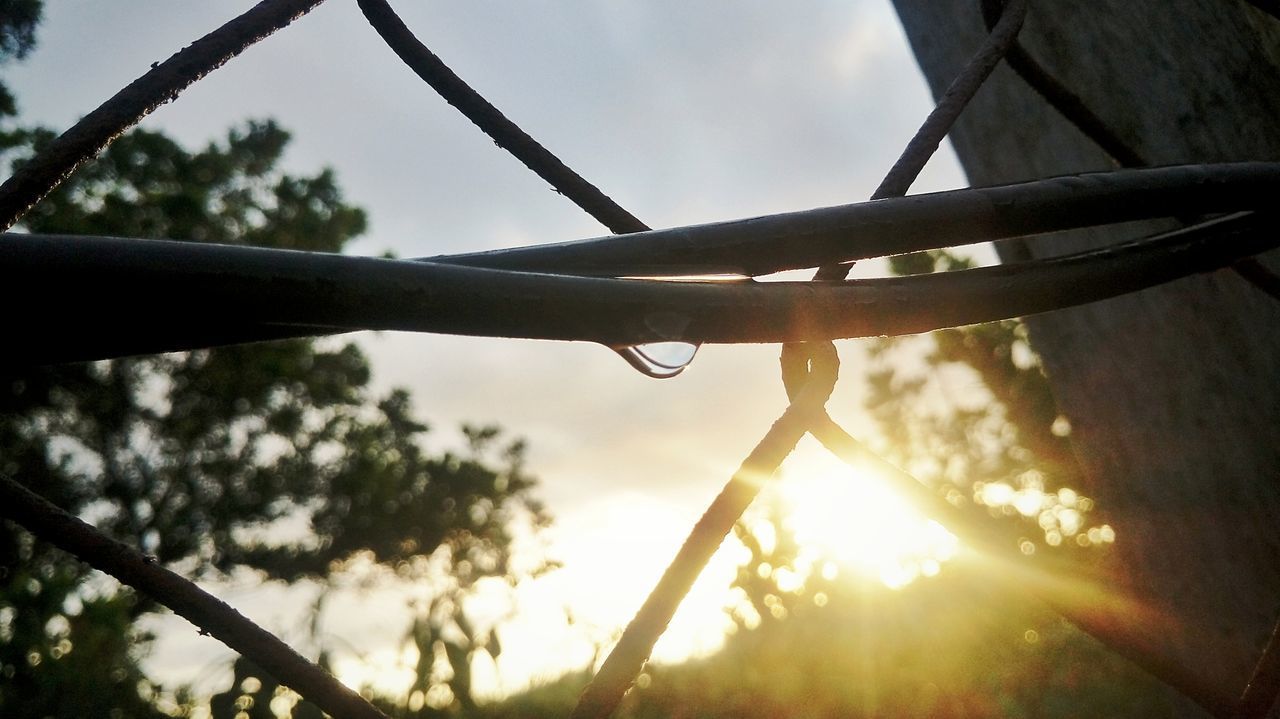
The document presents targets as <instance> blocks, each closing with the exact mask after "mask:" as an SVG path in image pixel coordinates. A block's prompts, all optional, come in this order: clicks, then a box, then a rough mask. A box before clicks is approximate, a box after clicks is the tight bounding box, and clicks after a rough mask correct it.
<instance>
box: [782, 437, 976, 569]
mask: <svg viewBox="0 0 1280 719" xmlns="http://www.w3.org/2000/svg"><path fill="white" fill-rule="evenodd" d="M778 489H779V494H780V497H781V501H782V503H783V506H784V512H785V520H784V521H785V523H786V527H787V529H789V530H790V531H791V532H792V533H793V534H794V536H795V539H796V542H797V543H798V544H799V545H800V547H801V548H802V550H803V551H802V555H803V556H805V557H809V558H810V560H809V561H810V562H821V564H819V565H818V568H819V571H820V572H821V573H822V575H823V576H824V578H827V579H831V578H834V576H835V575H836V574H839V573H840V572H841V571H842V570H843V571H845V572H852V573H853V575H854V576H857V577H862V578H872V579H876V580H879V581H880V582H881V583H883V584H884V585H885V586H887V587H889V588H891V589H899V588H901V587H904V586H906V585H907V584H910V583H911V582H912V581H914V580H916V579H917V578H919V577H921V576H932V575H934V574H937V573H938V571H939V569H940V567H941V565H942V564H943V563H944V562H946V561H947V560H949V559H950V558H951V557H953V556H954V555H955V553H956V551H957V549H958V547H959V542H958V540H957V539H956V537H955V535H953V534H951V533H950V532H948V531H947V530H946V529H944V528H943V527H942V525H940V524H938V523H937V522H935V521H932V520H930V519H928V518H926V517H925V516H923V515H922V514H921V513H920V512H919V511H917V510H916V509H915V508H914V507H912V506H911V505H910V504H909V503H907V502H906V501H905V500H904V499H902V498H901V497H899V496H898V495H897V494H895V493H894V492H893V491H892V490H891V489H890V488H889V483H888V482H887V481H885V480H882V479H880V478H878V477H876V476H875V475H874V474H873V473H872V472H871V471H870V470H868V469H867V468H865V467H853V466H850V465H847V464H844V463H843V462H840V461H839V460H837V459H835V458H834V457H830V456H829V455H828V456H822V455H817V454H815V453H805V454H803V455H799V456H798V457H797V459H796V461H795V462H788V464H787V465H784V474H783V477H782V480H781V482H780V483H779V485H778Z"/></svg>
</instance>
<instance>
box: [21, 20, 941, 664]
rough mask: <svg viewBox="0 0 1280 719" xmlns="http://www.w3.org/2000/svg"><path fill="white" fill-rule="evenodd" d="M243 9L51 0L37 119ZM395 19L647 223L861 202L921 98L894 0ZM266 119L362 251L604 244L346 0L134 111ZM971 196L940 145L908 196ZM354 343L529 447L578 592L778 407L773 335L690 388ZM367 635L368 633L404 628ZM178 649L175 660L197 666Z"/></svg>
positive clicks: (32, 85)
mask: <svg viewBox="0 0 1280 719" xmlns="http://www.w3.org/2000/svg"><path fill="white" fill-rule="evenodd" d="M251 5H252V3H250V2H231V1H230V0H225V1H221V2H208V1H207V0H198V1H197V0H187V1H178V0H163V1H156V2H142V1H141V0H119V1H117V2H110V3H106V2H83V1H77V0H50V1H49V2H47V4H46V8H45V20H44V22H43V23H42V24H41V26H40V28H39V36H38V40H39V44H38V48H37V50H36V51H35V52H34V53H33V54H32V55H31V56H30V57H29V59H28V60H27V61H25V62H24V63H21V64H16V65H11V66H9V67H8V68H6V79H7V81H8V82H9V83H11V87H12V89H13V90H14V92H15V94H16V96H17V97H18V100H19V104H20V110H21V116H22V118H23V119H24V120H25V121H35V122H40V123H43V124H46V125H49V126H51V127H53V128H55V129H59V130H60V129H64V128H65V127H67V126H68V125H69V124H70V123H72V122H73V121H75V120H76V119H77V118H78V117H79V116H80V115H82V114H84V113H86V112H88V111H89V110H91V109H92V108H94V107H96V106H97V105H98V104H99V103H100V102H102V101H103V100H105V99H106V98H107V97H109V96H111V95H112V94H113V93H114V92H115V91H116V90H118V89H119V88H121V87H123V86H124V85H125V84H127V83H128V82H129V81H131V80H132V79H134V78H135V77H137V76H138V75H140V74H142V73H143V72H145V71H146V70H147V69H148V68H149V67H150V65H151V64H152V63H153V62H155V61H160V60H164V59H165V58H167V57H168V56H170V55H171V54H172V53H173V52H175V51H177V50H178V49H180V48H181V47H183V46H185V45H186V44H187V43H188V42H190V41H191V40H193V39H195V38H197V37H199V36H201V35H203V34H205V33H207V32H209V31H211V30H212V29H214V28H215V27H217V26H218V25H220V24H221V23H222V22H225V21H226V20H227V19H229V18H231V17H233V16H234V15H236V14H238V13H240V12H242V11H243V10H244V9H246V8H248V7H249V6H251ZM397 9H398V11H399V12H400V13H401V15H402V17H403V18H404V20H405V22H406V23H407V24H408V25H409V26H410V27H411V28H412V29H414V30H415V31H416V32H417V33H418V35H419V37H420V38H421V39H422V41H423V42H424V43H425V44H426V45H427V46H428V47H431V48H432V49H433V50H434V51H436V52H437V54H439V55H440V56H441V57H442V59H444V61H445V62H446V63H448V64H449V65H450V66H451V67H452V68H453V69H454V70H455V71H456V72H457V73H458V74H459V75H461V76H462V77H463V78H464V79H465V80H467V81H468V82H469V83H470V84H471V85H472V86H473V87H475V88H476V89H477V90H479V91H480V92H481V93H482V94H484V95H485V96H486V97H487V98H488V99H489V100H490V101H491V102H493V103H494V104H495V105H497V106H498V107H499V109H501V110H502V111H503V112H504V113H505V114H506V115H507V116H508V117H510V118H511V119H513V120H514V121H515V122H517V123H518V124H520V125H521V126H523V127H524V128H525V130H526V131H528V132H529V133H530V134H531V135H533V136H534V137H536V138H538V139H539V140H540V141H541V142H542V143H543V144H544V145H546V146H547V147H548V148H549V149H551V150H552V151H553V152H555V153H557V154H558V155H559V156H560V157H561V158H562V159H564V160H565V162H566V163H567V164H569V165H570V166H571V167H574V168H575V169H576V170H577V171H578V172H579V173H581V174H582V175H583V176H585V177H586V178H587V179H588V180H590V181H592V182H594V183H596V184H597V185H599V186H600V187H601V188H602V189H603V190H604V191H605V192H606V193H607V194H609V195H610V196H612V197H613V198H614V199H615V200H617V201H618V202H619V203H620V204H621V205H623V206H624V207H626V208H627V209H629V210H631V212H633V213H634V214H635V215H636V216H638V217H639V218H640V219H642V220H643V221H645V222H646V223H648V224H649V225H650V226H654V227H668V226H675V225H682V224H689V223H695V222H706V221H714V220H723V219H730V218H736V217H744V216H750V215H759V214H766V213H772V212H779V211H784V210H798V209H807V208H812V207H818V206H823V205H832V204H842V203H847V202H853V201H859V200H863V199H866V198H867V197H868V196H869V195H870V193H871V191H872V189H873V188H874V187H875V186H876V184H877V183H878V181H879V178H880V176H881V175H882V174H883V173H884V172H885V171H886V170H887V168H888V167H889V166H890V165H891V164H892V161H893V159H894V157H895V156H896V154H897V152H898V151H899V150H900V148H901V147H902V146H903V144H904V143H905V142H906V140H907V139H908V138H909V137H910V135H911V134H912V132H914V130H915V128H916V126H917V125H918V124H919V123H920V121H921V120H922V119H923V118H924V116H925V115H926V114H927V112H928V110H929V109H930V107H931V106H932V102H931V100H930V98H929V96H928V92H927V90H926V88H925V85H924V82H923V80H922V78H921V77H920V75H919V71H918V69H917V67H916V65H915V62H914V60H913V59H912V58H911V56H910V53H909V51H908V49H907V47H906V43H905V40H904V38H903V36H902V34H901V29H900V27H899V26H898V23H897V20H896V18H895V16H894V15H893V11H892V8H891V6H890V4H889V0H841V1H840V2H835V1H829V2H828V1H823V2H808V3H799V4H792V3H780V2H767V1H764V0H756V1H749V2H734V3H688V2H685V1H683V0H679V1H677V0H618V1H615V2H607V3H606V2H584V1H580V2H564V1H562V2H545V1H543V2H518V3H515V2H511V3H496V2H463V1H456V2H431V3H425V2H406V1H403V0H402V1H401V2H398V3H397ZM266 117H273V118H275V119H277V120H278V121H279V122H280V123H281V124H282V125H283V126H284V127H286V128H288V129H289V130H290V131H291V132H292V133H293V137H294V140H293V143H292V145H291V149H290V151H289V153H288V155H287V160H286V166H287V169H289V170H290V171H292V172H296V173H314V172H316V171H317V170H319V169H320V168H322V167H326V166H327V167H332V168H334V169H335V171H336V173H337V177H338V180H339V184H340V185H341V187H342V188H343V189H344V190H345V192H346V196H347V198H348V200H349V201H351V202H352V203H354V204H357V205H360V206H362V207H364V208H366V209H367V210H368V211H369V215H370V220H371V227H370V231H369V233H368V234H367V235H366V236H365V237H364V238H362V239H361V240H360V241H359V242H358V243H357V244H356V245H355V246H354V247H353V248H351V249H350V251H351V252H353V253H358V254H376V253H381V252H383V251H385V250H392V251H394V252H396V253H397V254H399V255H401V256H417V255H431V254H439V253H449V252H461V251H471V250H480V249H486V248H494V247H505V246H513V245H524V244H535V243H543V242H552V241H562V240H568V239H575V238H581V237H590V236H598V235H601V234H604V233H605V232H606V230H605V229H604V228H602V227H601V226H599V225H598V224H596V223H595V222H594V221H593V220H592V219H591V218H590V217H588V216H587V215H586V214H585V213H583V212H581V211H580V210H578V209H577V208H575V207H574V206H573V205H571V204H570V203H569V202H568V201H566V200H565V199H564V198H562V197H560V196H559V195H557V194H555V193H554V192H552V191H551V190H550V188H549V187H548V186H547V185H546V183H545V182H543V181H542V180H540V179H538V178H537V177H536V176H534V175H533V174H532V173H530V172H529V171H528V170H527V169H526V168H524V167H523V166H522V165H521V164H520V163H519V162H518V161H516V160H514V159H512V158H511V157H510V156H508V155H507V154H506V153H504V152H502V151H501V150H499V149H498V148H496V147H495V146H494V144H493V142H492V141H490V140H489V139H488V138H486V137H485V136H484V135H482V134H481V133H480V132H479V131H478V130H477V129H476V128H475V127H474V126H472V125H471V124H470V123H469V122H468V121H467V120H466V119H465V118H463V117H462V116H461V115H459V114H458V113H457V112H456V111H455V110H453V109H452V108H451V107H450V106H448V105H447V104H446V103H445V102H444V101H442V100H440V99H439V98H438V97H437V96H436V95H435V94H434V93H433V92H432V91H431V90H430V89H429V88H427V87H426V86H425V85H423V84H422V83H421V82H420V81H419V80H418V79H417V77H416V76H414V75H413V74H412V72H411V71H409V70H408V69H407V68H405V67H404V66H402V65H401V64H400V63H399V61H398V60H397V59H396V58H395V57H394V55H393V54H392V53H391V51H390V50H388V49H387V48H386V47H385V46H384V45H383V43H382V41H381V40H380V39H379V38H378V37H377V36H376V34H375V33H374V32H373V31H372V30H371V29H370V28H369V27H368V26H367V25H366V24H365V22H364V19H363V17H362V16H361V15H360V13H359V10H358V9H357V7H356V4H355V2H353V1H351V0H329V2H327V3H325V4H323V5H321V6H320V7H319V8H318V9H316V10H315V11H313V12H312V13H311V14H310V15H308V16H306V17H304V18H302V19H301V20H299V21H298V22H296V23H295V24H294V25H292V26H290V27H288V28H286V29H285V30H284V31H282V32H280V33H279V34H277V35H275V36H273V37H271V38H269V39H267V40H266V41H264V42H262V43H260V44H259V45H257V46H255V47H253V48H251V49H250V50H248V51H247V52H246V53H244V54H243V55H242V56H241V57H239V58H237V59H235V60H233V61H232V62H231V63H230V64H228V65H227V66H225V67H224V68H222V69H219V70H217V71H216V72H214V73H213V74H212V75H210V76H209V77H207V78H205V79H204V80H202V81H201V82H199V83H197V84H196V85H195V86H193V87H192V88H191V89H189V90H187V91H186V92H184V93H183V94H182V95H181V96H180V97H179V98H178V99H177V101H175V102H173V103H170V104H168V105H165V106H164V107H162V108H161V109H160V110H158V111H157V112H156V113H155V114H154V115H152V116H151V117H149V118H147V119H146V120H145V121H144V122H143V125H144V126H145V127H149V128H152V129H163V130H164V131H166V132H168V133H170V134H171V135H173V136H176V137H177V138H179V139H180V140H182V141H183V142H185V143H187V144H188V145H190V146H193V147H195V146H200V145H204V144H206V143H208V142H209V141H211V140H214V139H218V138H220V137H223V136H224V135H225V133H226V130H227V129H228V128H229V127H231V126H233V125H235V124H237V123H240V122H242V121H244V120H245V119H248V118H266ZM964 184H965V182H964V179H963V177H962V175H961V174H960V172H959V170H958V168H957V166H956V164H955V161H954V158H953V156H952V155H951V154H950V151H949V149H947V148H945V147H944V149H943V151H942V152H941V153H940V155H939V157H938V158H937V159H936V160H935V161H934V162H933V163H931V165H930V167H929V168H927V169H926V172H925V174H924V176H923V177H922V178H921V180H920V181H919V182H918V183H917V185H916V187H915V188H914V189H913V192H922V191H931V190H938V189H946V188H952V187H960V186H964ZM872 269H874V268H872ZM360 341H361V343H362V345H363V346H364V347H365V349H366V350H367V352H368V353H369V355H370V356H371V359H372V362H373V366H374V370H375V377H376V378H377V379H376V381H377V383H378V385H379V386H381V387H386V388H389V387H392V386H406V387H408V388H410V389H411V390H412V391H413V394H414V398H415V402H416V406H417V407H418V408H419V410H420V414H421V415H422V417H423V418H424V419H425V420H427V421H428V422H429V423H430V424H431V425H432V426H433V427H435V428H436V429H437V431H438V435H439V438H440V441H441V442H450V441H452V440H453V439H454V437H455V436H456V435H455V434H454V428H456V427H457V426H458V424H459V423H460V422H472V423H489V422H492V423H497V424H500V425H501V426H502V427H504V428H505V429H507V430H508V431H509V432H510V433H512V434H515V435H520V436H523V437H525V438H527V439H528V441H529V447H530V452H531V455H530V456H531V469H532V470H533V471H534V472H535V473H536V474H537V475H538V476H539V477H540V478H541V480H542V486H541V490H542V496H543V497H544V498H545V499H546V500H547V501H548V504H549V506H550V509H551V511H552V512H553V513H554V514H555V516H556V518H557V522H558V529H557V530H556V531H557V534H556V538H557V543H556V550H557V552H559V555H560V556H561V558H563V559H565V560H566V564H567V567H566V570H565V572H566V573H567V577H568V578H567V579H564V580H562V581H564V582H566V584H567V585H568V586H578V587H581V586H584V585H585V583H586V582H590V581H592V580H595V581H598V582H603V583H606V584H617V582H618V581H620V580H617V579H616V578H615V575H616V574H617V572H616V568H617V567H627V566H637V565H638V566H643V567H648V568H650V569H648V570H647V571H651V572H656V571H657V570H658V568H660V567H661V565H662V564H664V563H665V562H666V561H667V559H669V556H670V553H671V551H673V549H674V547H676V546H678V544H679V542H680V541H682V539H683V533H684V531H685V528H686V527H687V526H688V525H689V524H690V523H691V522H692V520H693V519H695V518H696V517H697V516H698V515H699V514H700V513H701V511H702V509H703V508H704V507H705V504H706V503H707V502H708V501H709V499H710V498H711V497H712V496H714V494H715V493H716V492H717V491H718V490H719V488H720V486H721V485H722V484H723V482H724V481H725V480H726V479H727V477H728V476H729V474H730V473H731V472H732V470H733V469H734V468H735V467H736V466H737V464H738V463H739V462H740V461H741V459H742V458H743V456H744V455H745V454H746V452H747V451H748V450H749V449H750V448H751V446H752V445H753V444H754V443H755V442H756V441H757V440H758V439H759V437H760V436H761V435H762V434H763V432H764V431H765V430H766V429H767V428H768V426H769V424H770V423H771V422H772V420H773V419H774V418H775V417H776V415H777V414H778V412H780V411H781V409H782V408H783V406H784V403H785V397H784V394H783V392H782V389H781V384H780V382H779V380H778V377H777V350H778V348H777V347H775V346H743V347H705V348H703V349H702V350H701V352H700V354H699V356H698V357H697V359H696V361H695V362H694V363H693V365H692V367H691V368H690V369H689V370H688V371H687V372H685V374H684V375H682V376H680V377H678V378H676V379H674V380H666V381H657V380H652V379H648V378H645V377H642V376H641V375H640V374H638V373H637V372H635V371H634V370H632V369H630V368H629V367H628V366H627V365H626V364H625V363H623V362H622V361H621V360H620V359H618V358H617V357H616V356H615V355H614V354H613V353H612V352H610V351H609V350H607V349H605V348H602V347H598V346H594V345H589V344H584V343H552V342H533V341H516V340H498V339H477V338H455V337H440V336H427V335H409V334H390V333H389V334H383V335H380V336H363V337H361V339H360ZM856 346H857V345H856V343H842V344H841V350H842V355H843V356H844V358H845V360H846V363H845V367H844V369H843V372H842V381H841V385H840V387H839V388H838V391H837V394H836V395H835V397H834V398H833V401H832V403H831V405H830V408H831V410H832V413H833V415H834V416H835V417H836V418H837V419H840V420H842V421H844V422H846V423H847V424H848V425H850V426H851V427H853V428H858V427H863V426H865V425H864V423H863V421H862V420H861V419H860V418H859V412H858V407H859V404H860V396H861V395H860V389H861V379H860V377H859V363H858V358H857V351H856ZM647 542H656V543H657V544H658V545H660V546H661V547H663V549H662V552H663V553H662V556H652V555H653V554H654V551H653V545H652V544H647ZM602 550H609V553H608V554H606V553H605V552H603V551H602ZM650 579H651V577H646V578H643V581H649V580H650ZM643 581H642V582H641V583H642V584H643ZM575 582H576V584H575ZM619 586H620V588H619V589H618V591H619V592H621V594H622V596H621V597H620V598H619V600H618V601H619V602H621V603H622V604H624V605H630V603H629V602H628V601H627V598H628V597H629V596H630V595H631V594H635V596H634V603H633V604H634V606H629V608H627V609H625V610H620V611H621V614H620V615H619V616H621V619H625V618H626V617H627V616H629V614H630V613H631V612H633V611H634V609H635V608H636V607H638V605H639V601H640V599H641V598H642V597H641V596H640V595H639V594H636V592H643V591H644V590H643V589H639V588H632V586H633V585H619ZM255 596H256V597H257V599H256V600H255V599H254V597H255ZM261 597H262V595H261V593H259V594H258V595H253V594H252V592H248V593H246V594H245V601H247V602H249V603H250V604H251V605H252V604H254V603H255V602H258V603H259V604H264V602H263V600H262V599H261ZM232 600H233V601H235V597H234V596H233V597H232ZM264 605H265V604H264ZM263 611H265V610H263ZM286 613H287V612H286ZM267 619H268V621H271V616H270V615H269V613H268V616H267ZM281 621H283V620H281ZM601 621H606V620H601ZM619 621H621V620H619ZM388 626H390V625H388ZM402 628H403V626H402V625H401V626H399V627H395V631H397V632H398V631H399V630H401V629H402ZM384 629H385V628H384ZM378 631H381V630H376V629H370V630H369V631H368V632H365V634H366V640H367V641H370V642H372V641H374V640H375V639H377V638H378V637H381V638H382V640H386V637H387V636H389V635H388V634H387V632H390V631H391V630H390V629H385V631H383V633H382V634H378ZM369 636H373V637H374V639H368V637H369ZM506 644H507V648H510V647H511V646H512V644H511V641H510V640H508V641H507V642H506ZM369 646H371V645H369ZM365 648H368V646H366V647H365ZM542 648H543V649H544V650H545V649H546V648H547V647H546V646H543V647H542ZM166 651H167V652H169V653H168V654H163V656H164V657H165V661H166V663H167V664H168V665H170V666H178V665H181V666H187V665H190V666H197V665H198V664H199V662H196V661H194V660H193V661H192V662H184V661H180V659H179V658H176V657H180V656H186V655H185V654H182V653H181V652H177V651H176V650H173V651H170V650H168V649H163V648H162V652H166ZM200 661H207V660H205V659H201V660H200Z"/></svg>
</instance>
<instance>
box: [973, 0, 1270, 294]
mask: <svg viewBox="0 0 1280 719" xmlns="http://www.w3.org/2000/svg"><path fill="white" fill-rule="evenodd" d="M1006 1H1007V0H982V3H981V7H982V18H983V21H984V22H985V23H986V25H987V29H988V31H991V30H992V29H993V28H994V27H995V26H996V25H997V24H998V22H999V21H1000V19H1002V16H1001V7H1002V6H1003V5H1004V3H1005V2H1006ZM1249 2H1251V3H1252V4H1254V5H1256V6H1257V7H1259V8H1261V9H1263V10H1265V11H1266V12H1269V13H1271V14H1272V15H1276V16H1277V17H1280V12H1277V10H1278V9H1280V2H1277V0H1249ZM1008 60H1009V67H1011V68H1012V69H1013V71H1014V72H1015V73H1017V75H1018V76H1019V77H1021V78H1022V80H1023V81H1024V82H1026V83H1027V85H1028V86H1030V87H1031V89H1032V90H1034V91H1035V92H1036V93H1038V94H1039V95H1040V97H1042V98H1044V100H1045V102H1047V103H1049V105H1050V106H1051V107H1053V108H1054V109H1055V110H1057V111H1058V112H1059V114H1061V115H1062V117H1063V118H1065V119H1066V120H1067V122H1070V123H1071V124H1072V125H1074V126H1075V127H1076V129H1078V130H1079V131H1080V132H1081V133H1083V134H1084V136H1085V137H1087V138H1089V139H1090V140H1092V141H1093V143H1094V144H1096V145H1097V146H1098V147H1099V148H1101V149H1102V151H1103V152H1105V153H1106V154H1107V155H1110V156H1111V159H1112V160H1114V161H1115V162H1116V163H1117V164H1118V165H1119V166H1120V167H1130V168H1134V167H1147V166H1149V165H1150V164H1151V163H1150V161H1148V160H1147V159H1146V158H1145V157H1143V155H1142V153H1141V152H1139V151H1138V150H1137V149H1136V148H1134V147H1133V146H1132V145H1130V144H1129V143H1127V142H1125V141H1124V139H1122V138H1121V137H1120V136H1119V135H1118V134H1116V132H1115V131H1114V130H1112V129H1111V127H1110V126H1109V125H1108V124H1107V123H1106V121H1104V120H1103V119H1102V118H1101V117H1099V116H1098V115H1097V114H1096V113H1095V112H1094V111H1093V110H1092V109H1091V108H1090V107H1089V105H1088V104H1087V103H1086V102H1085V101H1084V98H1082V97H1080V96H1079V95H1077V94H1076V93H1075V92H1074V91H1072V90H1071V88H1069V87H1067V86H1066V85H1065V84H1063V83H1062V81H1060V80H1058V78H1057V77H1055V76H1054V75H1053V73H1051V72H1049V71H1048V70H1047V69H1045V67H1044V66H1043V65H1041V64H1040V63H1039V61H1037V60H1036V59H1035V58H1034V57H1032V55H1031V53H1030V52H1028V51H1027V49H1026V48H1024V47H1023V46H1022V45H1021V44H1020V43H1018V42H1017V41H1014V43H1013V44H1012V45H1011V46H1010V47H1009V56H1008ZM1023 248H1024V249H1025V245H1023ZM1024 254H1027V256H1028V257H1029V253H1025V252H1024ZM1231 269H1232V270H1233V271H1234V272H1235V273H1236V274H1237V275H1239V276H1240V277H1241V278H1243V279H1244V280H1245V281H1246V282H1248V283H1249V284H1251V285H1253V286H1254V287H1256V288H1257V289H1259V290H1261V291H1262V292H1264V293H1266V294H1268V295H1270V296H1271V297H1272V298H1273V299H1277V300H1280V276H1277V275H1276V273H1275V272H1274V271H1273V270H1272V269H1271V268H1269V267H1267V266H1266V265H1264V264H1262V262H1260V261H1259V260H1258V259H1256V258H1253V257H1250V258H1247V259H1243V260H1240V261H1239V262H1238V263H1236V264H1235V265H1234V266H1233V267H1232V268H1231Z"/></svg>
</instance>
